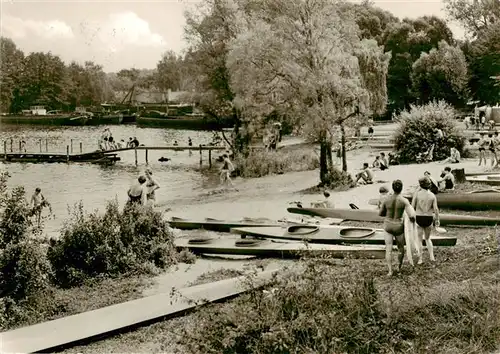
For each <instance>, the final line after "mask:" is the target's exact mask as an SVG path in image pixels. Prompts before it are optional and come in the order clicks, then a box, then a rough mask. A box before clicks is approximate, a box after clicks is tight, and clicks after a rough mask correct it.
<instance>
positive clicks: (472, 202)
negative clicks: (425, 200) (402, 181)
mask: <svg viewBox="0 0 500 354" xmlns="http://www.w3.org/2000/svg"><path fill="white" fill-rule="evenodd" d="M405 197H406V198H407V199H408V200H409V201H410V202H411V200H412V196H411V195H405ZM436 197H437V203H438V206H439V207H440V208H444V209H456V210H469V211H475V210H500V193H496V192H489V191H485V192H480V193H438V194H437V195H436Z"/></svg>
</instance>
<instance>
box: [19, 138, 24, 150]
mask: <svg viewBox="0 0 500 354" xmlns="http://www.w3.org/2000/svg"><path fill="white" fill-rule="evenodd" d="M22 145H23V144H22V143H21V140H19V152H22V151H21V150H22Z"/></svg>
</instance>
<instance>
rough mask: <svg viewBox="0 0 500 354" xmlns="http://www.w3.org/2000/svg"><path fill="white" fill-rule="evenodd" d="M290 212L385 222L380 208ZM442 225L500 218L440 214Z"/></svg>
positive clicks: (499, 220) (478, 223) (488, 223)
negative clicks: (379, 212)
mask: <svg viewBox="0 0 500 354" xmlns="http://www.w3.org/2000/svg"><path fill="white" fill-rule="evenodd" d="M287 210H288V212H289V213H293V214H301V215H311V216H320V217H324V218H338V219H343V220H345V221H348V220H349V221H367V222H383V221H384V218H383V217H381V216H379V215H378V210H369V209H326V208H296V207H295V208H288V209H287ZM439 221H440V223H441V226H446V225H449V226H452V225H453V226H495V225H497V224H500V218H492V217H487V216H471V215H459V214H441V213H440V214H439Z"/></svg>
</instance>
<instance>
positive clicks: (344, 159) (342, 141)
mask: <svg viewBox="0 0 500 354" xmlns="http://www.w3.org/2000/svg"><path fill="white" fill-rule="evenodd" d="M340 132H341V134H342V135H341V149H342V171H344V172H347V159H346V155H347V152H346V149H345V143H346V140H345V128H344V125H343V124H340Z"/></svg>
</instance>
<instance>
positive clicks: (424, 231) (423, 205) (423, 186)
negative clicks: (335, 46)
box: [411, 177, 439, 264]
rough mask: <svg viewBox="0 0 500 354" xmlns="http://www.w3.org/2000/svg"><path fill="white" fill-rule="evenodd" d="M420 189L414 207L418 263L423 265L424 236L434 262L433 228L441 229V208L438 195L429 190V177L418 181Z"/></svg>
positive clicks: (413, 202)
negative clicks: (438, 204)
mask: <svg viewBox="0 0 500 354" xmlns="http://www.w3.org/2000/svg"><path fill="white" fill-rule="evenodd" d="M418 184H419V185H420V189H419V190H418V191H417V192H416V193H415V194H414V195H413V199H412V202H411V204H412V207H413V209H415V212H416V213H417V216H416V218H415V221H416V223H417V235H418V238H417V255H418V263H417V264H422V253H423V252H422V236H424V237H425V245H426V246H427V250H429V258H430V260H431V262H434V261H435V259H434V246H433V244H432V240H431V232H432V226H433V225H435V226H436V227H439V208H438V206H437V199H436V195H435V194H434V193H432V192H431V191H430V190H429V188H430V186H431V181H430V180H429V178H427V177H422V178H420V179H419V180H418Z"/></svg>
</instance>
